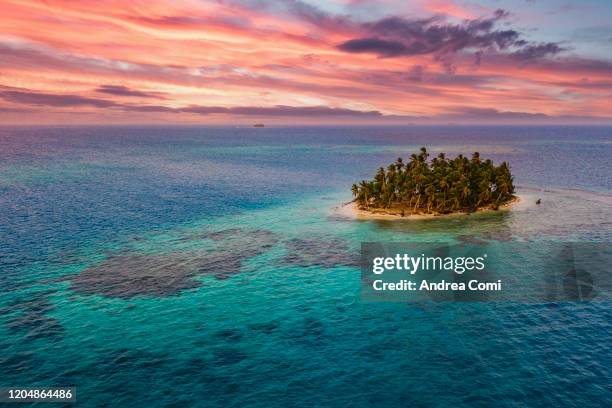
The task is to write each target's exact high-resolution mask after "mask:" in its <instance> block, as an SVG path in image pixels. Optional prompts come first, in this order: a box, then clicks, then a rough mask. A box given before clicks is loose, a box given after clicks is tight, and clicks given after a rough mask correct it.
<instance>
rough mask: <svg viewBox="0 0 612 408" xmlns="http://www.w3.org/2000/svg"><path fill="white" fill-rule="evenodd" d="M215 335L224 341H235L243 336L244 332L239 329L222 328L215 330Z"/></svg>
mask: <svg viewBox="0 0 612 408" xmlns="http://www.w3.org/2000/svg"><path fill="white" fill-rule="evenodd" d="M215 336H216V337H218V338H220V339H222V340H223V341H226V342H237V341H240V340H241V339H242V338H243V337H244V333H242V331H241V330H239V329H224V330H219V331H218V332H216V333H215Z"/></svg>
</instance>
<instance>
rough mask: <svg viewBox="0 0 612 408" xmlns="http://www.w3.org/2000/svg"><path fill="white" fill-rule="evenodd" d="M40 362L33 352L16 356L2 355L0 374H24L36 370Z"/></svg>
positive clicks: (0, 354)
mask: <svg viewBox="0 0 612 408" xmlns="http://www.w3.org/2000/svg"><path fill="white" fill-rule="evenodd" d="M39 363H40V361H39V360H38V358H37V357H36V354H35V353H34V352H33V351H22V352H18V353H14V354H12V353H11V354H9V353H0V372H3V373H15V374H18V373H22V372H26V371H29V370H31V369H33V368H35V367H36V366H37V365H38V364H39Z"/></svg>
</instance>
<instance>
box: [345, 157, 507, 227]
mask: <svg viewBox="0 0 612 408" xmlns="http://www.w3.org/2000/svg"><path fill="white" fill-rule="evenodd" d="M428 158H429V153H427V149H425V148H424V147H422V148H421V151H420V152H419V154H413V155H411V157H410V161H409V162H407V163H405V162H404V161H403V160H402V159H401V158H398V159H397V160H396V161H395V163H392V164H390V165H389V166H388V167H387V170H386V171H385V169H384V168H383V167H381V168H380V169H378V172H377V173H376V175H375V176H374V179H373V180H370V181H367V180H363V181H361V183H359V184H353V187H352V192H353V196H354V197H355V200H354V201H355V202H356V204H357V206H358V208H359V209H360V210H366V211H370V212H381V213H389V214H397V215H402V216H404V215H411V214H449V213H455V212H474V211H477V210H479V209H484V208H490V209H494V210H497V209H498V208H499V207H500V206H501V205H504V204H508V203H510V202H511V201H513V200H514V199H515V198H516V197H515V196H514V184H513V176H512V174H511V173H510V166H509V165H508V163H506V162H503V163H501V164H500V165H499V166H495V165H494V164H493V162H492V161H491V160H488V159H487V160H482V159H481V158H480V154H479V153H478V152H475V153H474V154H472V158H471V159H469V158H467V157H465V156H463V155H458V156H457V157H455V158H454V159H447V158H446V155H445V154H444V153H440V154H439V155H438V156H437V157H435V158H433V159H432V160H431V161H428Z"/></svg>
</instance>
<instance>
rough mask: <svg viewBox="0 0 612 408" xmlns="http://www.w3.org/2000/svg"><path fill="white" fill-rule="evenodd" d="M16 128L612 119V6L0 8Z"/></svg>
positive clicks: (526, 1)
mask: <svg viewBox="0 0 612 408" xmlns="http://www.w3.org/2000/svg"><path fill="white" fill-rule="evenodd" d="M0 13H1V14H0V123H4V124H27V125H37V124H225V125H251V124H253V123H258V122H262V123H265V124H347V125H352V124H449V123H450V124H464V123H465V124H471V123H475V124H481V123H482V124H504V123H508V124H612V1H609V0H599V1H596V0H583V1H563V0H561V1H552V0H548V1H546V0H512V1H510V0H490V1H467V0H466V1H462V0H432V1H423V0H415V1H408V0H327V1H323V0H285V1H281V0H278V1H273V0H213V1H204V0H146V1H141V0H135V1H123V0H121V1H119V0H79V1H73V0H39V1H33V0H0Z"/></svg>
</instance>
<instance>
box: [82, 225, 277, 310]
mask: <svg viewBox="0 0 612 408" xmlns="http://www.w3.org/2000/svg"><path fill="white" fill-rule="evenodd" d="M204 236H206V237H207V238H209V239H211V240H213V241H214V242H215V245H214V246H213V247H212V248H208V249H206V250H199V251H188V252H170V253H157V254H143V253H131V254H125V253H121V254H118V255H111V256H110V257H108V258H107V259H105V260H104V261H102V262H100V263H98V264H96V265H92V266H90V267H89V268H87V269H85V270H83V271H82V272H81V273H80V274H78V275H75V276H74V277H72V278H71V279H70V280H71V288H72V289H73V290H74V291H76V292H79V293H83V294H97V295H102V296H109V297H118V298H123V299H129V298H132V297H135V296H140V295H145V296H158V297H163V296H170V295H173V294H176V293H179V292H181V291H183V290H186V289H192V288H195V287H198V286H200V285H201V284H200V282H198V281H197V280H194V278H195V277H197V276H206V275H208V276H214V277H215V278H217V279H226V278H228V277H230V276H232V275H235V274H238V273H240V268H241V266H242V263H243V262H244V261H245V260H246V259H248V258H251V257H254V256H257V255H260V254H262V253H264V252H265V251H267V250H269V249H270V248H271V247H272V246H273V245H274V244H275V243H276V242H277V238H276V235H275V234H274V233H272V232H270V231H266V230H242V229H237V228H236V229H234V228H232V229H228V230H223V231H217V232H213V233H210V234H208V235H202V237H204Z"/></svg>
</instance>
